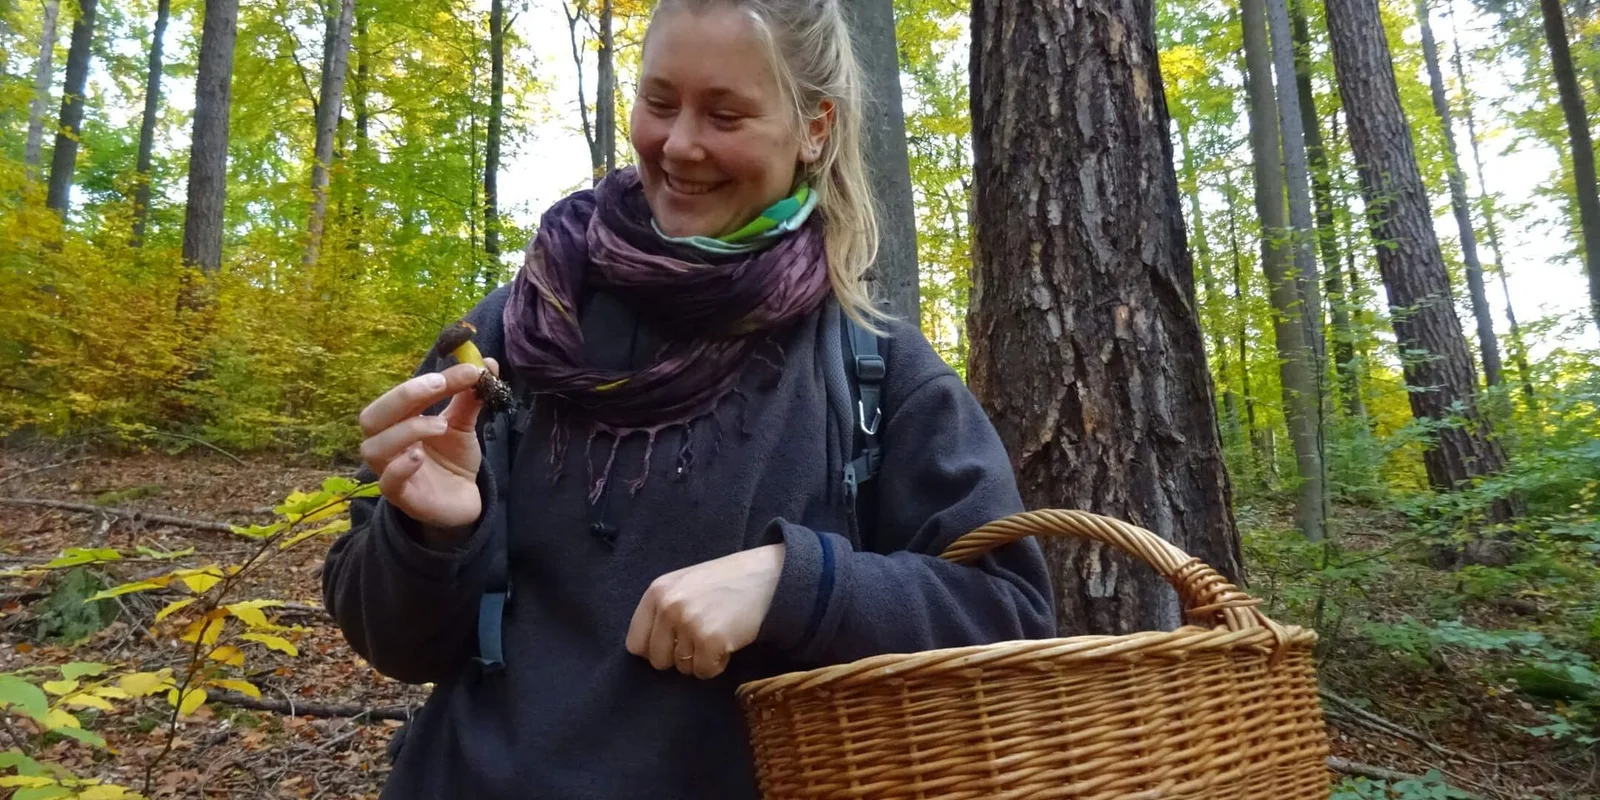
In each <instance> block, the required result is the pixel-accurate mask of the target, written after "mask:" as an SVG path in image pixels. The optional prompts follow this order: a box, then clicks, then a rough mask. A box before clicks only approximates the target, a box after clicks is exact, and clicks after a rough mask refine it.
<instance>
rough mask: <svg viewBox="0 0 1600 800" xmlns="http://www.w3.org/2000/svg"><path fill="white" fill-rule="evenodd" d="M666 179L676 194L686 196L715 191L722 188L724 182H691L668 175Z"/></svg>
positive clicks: (668, 185)
mask: <svg viewBox="0 0 1600 800" xmlns="http://www.w3.org/2000/svg"><path fill="white" fill-rule="evenodd" d="M663 174H666V173H663ZM666 178H667V188H668V189H671V190H672V191H673V192H674V193H676V194H684V195H698V194H706V193H707V192H711V191H715V190H716V189H717V188H718V187H720V186H722V182H721V181H718V182H716V183H706V182H702V181H689V180H684V179H682V178H677V177H674V176H672V175H666Z"/></svg>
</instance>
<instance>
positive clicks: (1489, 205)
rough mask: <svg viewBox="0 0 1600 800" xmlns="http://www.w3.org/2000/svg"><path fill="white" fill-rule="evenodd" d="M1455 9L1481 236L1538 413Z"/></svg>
mask: <svg viewBox="0 0 1600 800" xmlns="http://www.w3.org/2000/svg"><path fill="white" fill-rule="evenodd" d="M1455 25H1456V19H1455V8H1454V4H1452V7H1451V9H1450V38H1451V41H1452V42H1454V43H1455V49H1454V52H1452V53H1451V54H1450V60H1451V62H1452V63H1453V64H1454V66H1455V69H1456V80H1457V82H1459V83H1460V84H1461V108H1462V110H1463V111H1464V112H1465V114H1466V118H1467V120H1466V121H1467V143H1468V144H1470V145H1471V146H1472V163H1473V165H1474V166H1475V167H1476V169H1477V173H1478V190H1479V192H1481V194H1480V195H1479V197H1478V208H1479V210H1480V211H1481V212H1482V213H1483V236H1484V239H1486V240H1487V241H1488V242H1489V253H1490V254H1491V255H1493V256H1494V270H1495V272H1496V273H1498V274H1499V276H1500V290H1501V291H1502V292H1504V293H1505V297H1506V323H1507V324H1508V325H1510V326H1511V358H1512V360H1514V361H1516V363H1517V377H1518V378H1520V379H1521V383H1522V396H1523V398H1524V399H1525V400H1526V401H1527V403H1528V408H1530V409H1532V410H1534V411H1535V412H1537V411H1538V410H1539V398H1538V396H1537V395H1536V394H1534V391H1533V372H1532V370H1530V369H1528V349H1527V346H1526V345H1524V344H1523V341H1522V329H1521V327H1519V326H1518V325H1517V313H1516V311H1515V310H1513V308H1512V305H1511V284H1510V283H1509V282H1508V281H1507V280H1506V260H1505V255H1504V254H1502V253H1501V252H1500V231H1499V229H1498V228H1497V226H1496V225H1495V222H1494V204H1493V202H1491V200H1490V194H1489V181H1488V180H1487V179H1486V178H1485V177H1484V171H1483V153H1482V152H1481V151H1480V150H1479V149H1478V122H1477V119H1476V118H1475V116H1474V114H1473V113H1472V89H1471V88H1470V87H1471V86H1472V84H1471V83H1468V82H1467V68H1466V65H1465V63H1464V60H1463V59H1462V57H1461V36H1460V35H1459V34H1458V33H1456V30H1455Z"/></svg>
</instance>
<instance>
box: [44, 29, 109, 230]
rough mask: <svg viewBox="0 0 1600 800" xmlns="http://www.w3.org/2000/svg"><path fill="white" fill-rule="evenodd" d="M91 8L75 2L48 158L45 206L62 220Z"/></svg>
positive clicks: (74, 156) (79, 123)
mask: <svg viewBox="0 0 1600 800" xmlns="http://www.w3.org/2000/svg"><path fill="white" fill-rule="evenodd" d="M95 4H96V0H78V20H77V21H76V22H74V23H72V45H71V47H70V48H69V49H68V50H67V82H66V85H65V86H64V87H63V88H62V90H61V124H60V125H59V126H58V127H57V128H56V149H55V152H53V153H51V154H50V188H49V191H48V193H47V194H46V197H45V205H46V206H48V207H49V208H52V209H54V210H55V212H56V213H57V214H60V215H61V216H62V217H63V218H65V217H66V216H67V207H68V206H69V205H71V198H72V175H73V172H74V171H75V170H76V169H77V166H78V136H79V134H80V133H82V128H83V92H84V88H85V87H87V86H88V84H89V59H90V57H91V55H92V51H91V50H90V46H91V45H92V44H93V42H94V12H95Z"/></svg>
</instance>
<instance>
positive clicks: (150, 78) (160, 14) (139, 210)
mask: <svg viewBox="0 0 1600 800" xmlns="http://www.w3.org/2000/svg"><path fill="white" fill-rule="evenodd" d="M171 12H172V2H171V0H161V2H160V3H158V4H157V5H156V27H155V30H154V31H153V32H152V33H151V36H150V67H149V70H148V71H147V72H146V73H145V79H144V117H143V119H142V120H141V121H140V123H139V163H138V166H137V167H135V168H134V169H135V172H136V173H137V174H136V175H135V178H134V179H135V180H136V181H137V182H138V184H137V186H136V187H135V188H134V191H133V246H134V247H138V246H140V245H141V244H143V243H144V225H145V220H146V219H148V218H149V216H150V162H151V160H152V157H153V155H154V154H155V146H156V114H157V113H158V112H159V111H160V110H161V40H162V38H163V37H164V36H165V35H166V33H167V18H168V17H169V16H170V15H171Z"/></svg>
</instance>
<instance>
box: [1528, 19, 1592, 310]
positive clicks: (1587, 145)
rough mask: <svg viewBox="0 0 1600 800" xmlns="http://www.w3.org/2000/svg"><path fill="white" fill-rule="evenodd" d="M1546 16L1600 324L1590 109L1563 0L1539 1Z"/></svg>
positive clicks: (1546, 32) (1585, 259)
mask: <svg viewBox="0 0 1600 800" xmlns="http://www.w3.org/2000/svg"><path fill="white" fill-rule="evenodd" d="M1539 11H1540V13H1541V14H1542V15H1543V16H1544V38H1545V42H1546V43H1547V44H1548V45H1549V46H1550V68H1551V70H1552V71H1553V72H1554V73H1555V77H1556V90H1557V91H1558V92H1559V93H1560V95H1561V113H1562V115H1563V116H1565V117H1566V119H1567V139H1568V141H1569V142H1570V143H1571V146H1572V180H1573V184H1574V185H1575V187H1576V188H1577V193H1578V224H1579V226H1580V227H1581V228H1582V229H1583V263H1584V268H1585V269H1586V270H1588V272H1589V311H1590V314H1591V315H1592V316H1593V317H1594V321H1595V324H1596V325H1600V190H1597V189H1596V187H1595V172H1594V144H1593V143H1592V140H1591V139H1590V137H1589V111H1588V109H1587V108H1586V107H1585V105H1584V101H1583V90H1582V89H1580V88H1579V87H1578V76H1577V73H1576V72H1574V71H1573V67H1572V48H1571V47H1570V46H1569V45H1568V43H1567V18H1566V14H1565V13H1564V12H1563V11H1562V9H1561V0H1539Z"/></svg>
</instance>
